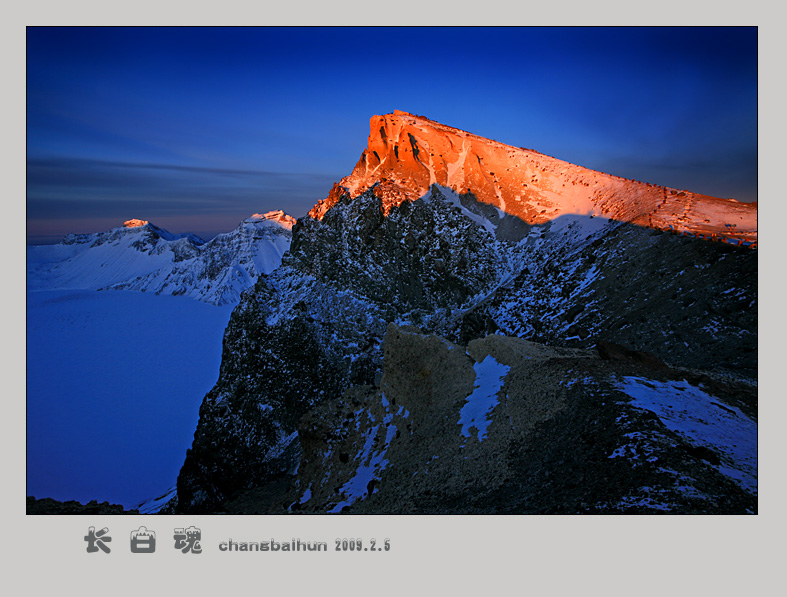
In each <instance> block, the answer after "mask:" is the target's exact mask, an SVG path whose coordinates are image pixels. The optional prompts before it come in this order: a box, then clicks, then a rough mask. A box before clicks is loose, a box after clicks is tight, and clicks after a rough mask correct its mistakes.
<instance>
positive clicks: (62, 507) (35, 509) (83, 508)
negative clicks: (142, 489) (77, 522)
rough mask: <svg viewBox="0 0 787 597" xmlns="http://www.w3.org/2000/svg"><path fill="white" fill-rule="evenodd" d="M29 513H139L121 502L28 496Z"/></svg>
mask: <svg viewBox="0 0 787 597" xmlns="http://www.w3.org/2000/svg"><path fill="white" fill-rule="evenodd" d="M27 514H55V515H64V514H102V515H104V514H109V515H113V516H114V515H115V514H139V512H138V511H137V510H134V509H132V510H126V509H124V508H123V506H121V505H120V504H110V503H109V502H101V503H98V502H97V501H96V500H92V501H90V502H88V503H87V504H82V503H80V502H77V501H74V500H70V501H67V502H60V501H57V500H53V499H52V498H40V499H36V498H35V497H33V496H27Z"/></svg>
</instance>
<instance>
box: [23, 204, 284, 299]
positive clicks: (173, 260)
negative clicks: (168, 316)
mask: <svg viewBox="0 0 787 597" xmlns="http://www.w3.org/2000/svg"><path fill="white" fill-rule="evenodd" d="M294 223H295V219H294V218H292V217H291V216H288V215H287V214H285V213H284V212H283V211H272V212H268V213H266V214H254V215H253V216H252V217H250V218H248V219H246V220H244V221H243V222H241V223H240V225H239V226H238V227H237V228H236V229H235V230H233V231H232V232H228V233H225V234H219V235H218V236H216V237H215V238H214V239H212V240H211V241H209V242H207V243H206V242H205V241H203V240H202V239H200V238H199V237H197V236H194V235H192V234H181V235H174V234H171V233H169V232H167V231H166V230H163V229H162V228H158V227H157V226H154V225H153V224H151V223H149V222H147V221H145V220H128V221H127V222H125V224H124V226H123V227H120V228H113V229H112V230H109V231H107V232H101V233H96V234H81V235H76V234H71V235H69V236H67V237H66V238H65V239H64V240H63V242H62V243H60V244H58V245H53V246H35V247H28V265H27V274H28V288H29V289H30V290H44V289H45V290H55V289H81V290H84V289H92V290H105V289H110V288H112V289H125V290H140V291H146V292H155V293H157V294H172V295H187V296H191V297H193V298H196V299H199V300H202V301H205V302H207V303H212V304H216V305H225V304H231V303H237V302H238V300H239V299H240V293H241V292H243V291H244V290H246V289H247V288H249V287H251V286H252V285H253V284H254V282H255V281H256V279H257V278H258V277H259V275H260V274H269V273H270V272H272V271H273V270H274V269H276V268H277V267H278V266H279V264H280V263H281V257H282V255H283V254H284V252H285V251H287V250H288V249H289V246H290V241H291V239H292V232H291V231H292V226H293V225H294Z"/></svg>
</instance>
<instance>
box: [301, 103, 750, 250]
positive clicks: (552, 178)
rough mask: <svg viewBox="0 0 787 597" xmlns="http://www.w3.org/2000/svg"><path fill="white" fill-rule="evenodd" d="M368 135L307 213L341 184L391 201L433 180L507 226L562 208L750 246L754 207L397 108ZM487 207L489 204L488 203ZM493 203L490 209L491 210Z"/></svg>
mask: <svg viewBox="0 0 787 597" xmlns="http://www.w3.org/2000/svg"><path fill="white" fill-rule="evenodd" d="M369 128H370V132H369V140H368V142H367V146H366V149H364V150H363V153H362V154H361V157H360V159H359V160H358V163H357V164H356V165H355V168H354V169H353V171H352V173H351V174H350V175H349V176H346V177H344V178H343V179H342V180H341V181H340V182H339V183H338V185H337V186H336V187H334V190H333V191H332V192H331V194H330V195H329V196H328V198H327V199H325V200H323V201H321V202H319V203H318V204H317V205H316V206H315V207H314V209H312V211H311V212H309V215H310V216H311V217H313V218H318V219H319V218H322V216H323V215H324V214H325V213H326V211H327V210H328V209H330V208H331V207H332V206H333V205H335V204H336V202H337V201H338V197H339V196H340V194H341V192H342V191H345V192H348V193H349V194H350V196H351V197H356V196H358V195H360V194H361V193H363V192H364V191H366V190H368V189H371V188H374V189H375V193H376V194H378V195H379V196H380V197H381V198H382V199H383V209H384V211H385V212H386V213H388V211H389V210H390V208H391V206H393V205H399V204H400V203H401V202H403V201H414V200H416V199H418V198H420V197H422V196H424V195H425V194H426V193H427V192H428V191H429V188H430V186H431V185H433V184H436V185H440V186H441V187H444V188H448V189H451V190H452V191H454V192H455V193H457V194H458V195H459V196H461V197H463V198H464V199H465V202H467V201H468V200H471V201H473V202H478V203H479V204H480V206H479V207H480V208H481V210H483V211H486V212H489V213H491V214H492V219H493V220H494V221H497V220H498V219H500V220H503V222H501V225H502V230H508V229H509V228H510V226H506V225H505V224H511V222H508V223H506V222H504V220H505V219H506V218H511V217H513V218H517V219H519V220H521V221H522V222H524V223H526V224H528V225H533V224H544V223H546V222H549V221H551V220H555V219H556V218H559V217H560V216H563V215H578V216H604V217H607V218H611V219H615V220H617V221H621V222H628V223H632V224H637V225H640V226H647V227H650V228H656V229H663V230H674V231H676V232H678V233H683V234H688V235H692V236H702V237H707V238H718V239H724V240H727V242H730V243H731V244H739V243H745V244H751V243H754V242H756V239H757V205H756V203H741V202H738V201H736V200H734V199H720V198H717V197H710V196H708V195H701V194H698V193H693V192H691V191H685V190H678V189H673V188H669V187H663V186H659V185H655V184H651V183H645V182H639V181H635V180H628V179H624V178H621V177H619V176H613V175H611V174H605V173H603V172H597V171H595V170H590V169H588V168H583V167H581V166H576V165H574V164H570V163H568V162H565V161H562V160H559V159H556V158H553V157H550V156H547V155H544V154H542V153H539V152H537V151H534V150H531V149H524V148H520V147H512V146H510V145H505V144H503V143H498V142H497V141H492V140H490V139H485V138H483V137H479V136H477V135H473V134H471V133H468V132H465V131H462V130H460V129H456V128H453V127H450V126H446V125H444V124H440V123H438V122H434V121H432V120H429V119H428V118H425V117H423V116H414V115H412V114H408V113H407V112H402V111H399V110H396V111H394V113H393V114H386V115H383V116H373V117H372V119H371V121H370V123H369ZM485 206H488V207H486V208H485ZM489 207H491V208H494V209H495V210H497V214H494V211H493V210H490V209H489Z"/></svg>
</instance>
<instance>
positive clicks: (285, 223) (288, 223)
mask: <svg viewBox="0 0 787 597" xmlns="http://www.w3.org/2000/svg"><path fill="white" fill-rule="evenodd" d="M295 221H296V220H295V218H293V217H292V216H290V215H288V214H286V213H284V211H282V210H281V209H277V210H274V211H269V212H266V213H264V214H253V215H252V216H251V217H250V218H246V219H245V220H243V223H244V224H261V223H266V224H275V225H278V226H281V227H282V228H284V229H285V230H292V227H293V226H294V225H295Z"/></svg>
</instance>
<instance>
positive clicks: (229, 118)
mask: <svg viewBox="0 0 787 597" xmlns="http://www.w3.org/2000/svg"><path fill="white" fill-rule="evenodd" d="M394 109H399V110H404V111H407V112H411V113H414V114H421V115H424V116H427V117H429V118H431V119H433V120H436V121H438V122H442V123H444V124H447V125H450V126H454V127H457V128H460V129H464V130H467V131H470V132H472V133H475V134H477V135H481V136H484V137H489V138H492V139H496V140H497V141H500V142H503V143H508V144H510V145H514V146H520V147H527V148H531V149H535V150H537V151H540V152H542V153H545V154H548V155H551V156H554V157H557V158H559V159H563V160H566V161H569V162H572V163H574V164H578V165H581V166H585V167H588V168H593V169H596V170H601V171H604V172H608V173H610V174H615V175H619V176H623V177H626V178H634V179H637V180H642V181H646V182H651V183H656V184H662V185H667V186H672V187H676V188H681V189H688V190H692V191H695V192H699V193H705V194H709V195H714V196H719V197H734V198H736V199H739V200H741V201H756V199H757V29H756V28H754V27H746V28H723V27H719V28H691V27H675V28H643V27H637V28H620V27H617V28H602V27H589V28H560V27H547V28H526V27H522V28H519V27H518V28H500V27H495V28H458V27H450V28H449V27H446V28H429V27H413V28H328V27H326V28H321V27H317V28H308V27H304V28H288V27H275V28H215V29H214V28H206V27H195V28H166V27H152V28H131V27H120V28H111V27H105V28H72V27H55V28H45V27H31V28H28V29H27V233H28V242H30V243H39V242H54V241H57V240H60V238H62V236H63V235H64V234H66V233H69V232H78V233H84V232H98V231H102V230H107V229H109V228H112V227H115V226H119V225H121V224H122V222H123V221H124V220H127V219H130V218H141V219H146V220H150V221H151V222H153V223H155V224H157V225H159V226H162V227H164V228H167V229H168V230H170V231H171V232H175V233H178V232H195V233H197V234H200V235H201V236H203V237H204V238H209V237H211V236H213V235H215V234H216V233H218V232H224V231H228V230H231V229H233V228H234V227H235V226H236V225H237V224H238V222H240V220H242V219H243V218H246V217H248V216H249V215H251V214H252V213H255V212H264V211H268V210H272V209H284V210H285V211H286V212H288V213H290V214H291V215H293V216H295V217H301V216H303V215H305V213H306V212H307V211H308V210H309V209H310V208H311V207H312V205H314V203H316V201H317V200H319V199H322V198H324V197H325V196H326V195H327V194H328V191H329V190H330V188H331V185H332V183H333V182H334V181H338V180H339V179H340V178H342V177H343V176H345V175H347V174H349V173H350V171H351V170H352V168H353V166H354V164H355V162H356V161H357V159H358V157H359V155H360V154H361V151H362V150H363V148H364V147H365V145H366V138H367V136H368V133H369V118H370V117H371V116H372V115H375V114H385V113H389V112H392V111H393V110H394Z"/></svg>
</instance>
